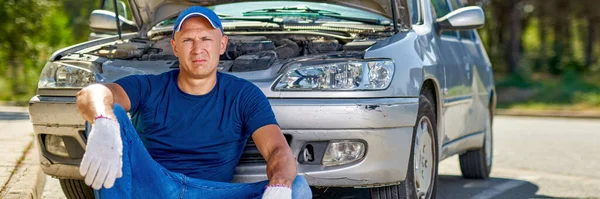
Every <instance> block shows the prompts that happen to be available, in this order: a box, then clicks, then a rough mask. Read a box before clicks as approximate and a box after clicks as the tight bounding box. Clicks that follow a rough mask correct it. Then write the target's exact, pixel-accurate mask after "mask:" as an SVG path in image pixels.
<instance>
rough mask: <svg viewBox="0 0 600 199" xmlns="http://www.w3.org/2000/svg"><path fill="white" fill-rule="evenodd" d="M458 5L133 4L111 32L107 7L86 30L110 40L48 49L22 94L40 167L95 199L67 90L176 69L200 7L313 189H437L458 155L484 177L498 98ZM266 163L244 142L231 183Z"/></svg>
mask: <svg viewBox="0 0 600 199" xmlns="http://www.w3.org/2000/svg"><path fill="white" fill-rule="evenodd" d="M461 2H462V1H461V0H351V1H345V0H344V1H342V0H324V1H323V0H322V1H285V2H281V1H252V2H247V1H241V0H240V1H236V0H227V1H217V0H205V1H193V0H129V2H128V4H127V5H128V6H130V7H129V9H130V11H131V13H132V14H131V15H132V17H131V18H127V16H121V17H119V24H120V26H119V28H120V29H121V30H120V31H121V34H119V36H117V35H116V34H115V33H116V32H117V25H116V23H117V22H116V16H114V13H115V12H111V11H107V10H96V11H94V12H93V13H92V15H91V17H90V27H91V28H92V30H93V31H94V33H97V35H103V34H104V35H106V34H107V33H111V34H113V35H114V36H109V37H102V38H99V39H96V40H92V41H89V42H85V43H81V44H77V45H74V46H70V47H68V48H65V49H62V50H59V51H57V52H56V53H54V55H53V56H52V57H51V58H50V60H49V61H48V63H47V64H46V66H45V67H44V69H43V71H42V73H41V76H40V81H39V87H38V92H37V95H36V96H34V97H33V98H32V99H31V101H30V108H29V110H30V116H31V120H32V122H33V125H34V130H35V135H36V140H37V144H38V149H39V152H40V154H41V155H40V163H41V167H42V168H43V171H44V172H45V173H46V174H48V175H51V176H53V177H56V178H59V179H60V182H61V186H62V187H63V190H64V192H65V194H66V196H67V197H68V198H81V197H92V196H93V193H92V192H91V189H90V188H89V187H87V186H86V185H85V184H84V183H83V181H82V179H83V178H82V176H80V174H79V172H78V166H79V163H80V161H81V158H82V155H83V153H84V151H85V146H86V132H87V130H88V129H89V126H88V125H87V124H86V123H85V121H84V120H83V119H82V118H81V117H80V116H79V114H78V112H77V110H76V107H75V97H74V96H75V93H76V92H77V91H79V90H80V89H81V88H82V87H84V86H86V85H88V84H92V83H109V82H113V81H115V80H117V79H119V78H122V77H125V76H128V75H132V74H159V73H163V72H166V71H168V70H172V69H174V68H178V62H177V59H176V57H175V56H174V55H173V52H172V48H171V46H170V39H171V33H172V32H171V31H172V26H173V21H174V17H176V16H177V14H178V13H179V12H180V11H181V10H183V9H185V8H186V7H188V6H190V5H203V6H208V7H210V8H211V9H213V10H214V11H215V12H217V13H218V14H219V16H220V17H221V20H222V22H223V26H224V28H225V33H226V34H227V35H229V44H228V46H227V50H226V52H225V53H224V54H223V55H222V56H221V61H220V63H219V66H218V70H219V71H220V72H223V73H229V74H232V75H235V76H237V77H241V78H244V79H247V80H249V81H251V82H253V83H254V84H256V85H257V86H258V87H259V88H260V89H261V90H262V91H263V92H264V94H265V95H266V96H267V97H268V98H269V101H270V103H271V105H272V108H273V111H274V112H275V115H276V117H277V120H278V122H279V124H280V126H281V129H282V131H283V133H284V134H285V137H286V138H287V141H288V143H289V145H290V147H291V149H292V151H293V153H294V155H296V157H297V160H298V174H299V175H302V176H304V177H305V178H306V179H307V180H308V182H309V184H310V185H311V186H315V187H354V188H368V189H370V193H371V196H372V198H394V197H397V198H405V197H407V198H431V197H435V190H436V186H437V183H436V182H437V181H436V180H437V173H438V172H437V170H438V168H437V165H438V163H439V162H440V161H441V160H443V159H445V158H447V157H450V156H453V155H457V154H458V155H459V156H460V166H461V171H462V173H463V176H464V177H468V178H487V177H488V176H489V173H490V170H491V166H492V128H491V124H492V118H493V115H494V110H495V106H496V100H495V99H496V93H495V90H494V80H493V74H492V68H491V63H490V61H489V59H488V56H487V53H486V51H485V49H484V47H483V45H482V43H481V40H480V38H479V35H478V34H477V32H476V31H475V30H474V29H475V28H478V27H481V26H483V25H484V21H485V20H484V18H485V17H484V13H483V11H482V9H481V8H480V7H475V6H473V7H463V5H462V4H461ZM120 5H121V7H122V8H123V7H125V4H123V3H121V4H120ZM122 8H121V9H122ZM119 37H121V38H122V39H119ZM265 167H266V165H265V160H264V159H263V158H262V157H261V155H260V153H259V152H258V150H257V149H256V147H255V145H254V144H253V142H252V140H249V141H248V143H247V146H246V149H245V151H244V154H243V156H242V157H241V159H240V160H239V165H238V167H237V169H236V174H235V177H234V181H236V182H254V181H259V180H265V179H267V177H266V173H265Z"/></svg>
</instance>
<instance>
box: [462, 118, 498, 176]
mask: <svg viewBox="0 0 600 199" xmlns="http://www.w3.org/2000/svg"><path fill="white" fill-rule="evenodd" d="M486 115H487V117H486V118H485V129H484V130H483V131H484V139H483V147H482V148H480V149H477V150H471V151H467V152H466V153H463V154H461V155H460V156H459V159H460V170H461V172H462V175H463V177H464V178H478V179H486V178H488V177H489V176H490V172H491V171H492V160H493V138H494V137H493V133H492V117H493V116H492V114H491V111H490V110H489V109H488V112H487V114H486Z"/></svg>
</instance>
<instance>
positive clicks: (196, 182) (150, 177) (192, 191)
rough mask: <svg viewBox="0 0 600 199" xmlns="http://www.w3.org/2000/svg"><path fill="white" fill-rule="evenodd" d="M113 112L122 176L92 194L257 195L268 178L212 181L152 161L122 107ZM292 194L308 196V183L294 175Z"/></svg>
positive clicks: (116, 195)
mask: <svg viewBox="0 0 600 199" xmlns="http://www.w3.org/2000/svg"><path fill="white" fill-rule="evenodd" d="M114 112H115V115H116V116H117V119H118V121H119V125H120V126H121V139H122V140H123V176H122V177H121V178H118V179H117V180H116V181H115V185H114V186H113V187H112V188H110V189H105V188H102V189H100V190H94V194H95V195H96V198H220V199H229V198H236V199H237V198H261V197H262V194H263V192H264V190H265V186H266V185H267V184H268V181H261V182H256V183H228V182H215V181H208V180H202V179H197V178H191V177H188V176H186V175H183V174H181V173H176V172H171V171H169V170H167V169H165V168H164V167H163V166H161V165H160V164H158V162H156V161H154V160H153V159H152V157H151V156H150V154H149V153H148V151H147V150H146V147H144V144H143V143H142V140H141V139H140V137H139V135H138V134H137V132H136V131H135V129H134V127H133V124H132V123H131V121H130V120H129V118H128V117H127V113H126V112H125V110H123V108H122V107H121V106H120V105H118V104H115V106H114ZM292 198H294V199H296V198H298V199H300V198H312V192H311V190H310V187H309V186H308V183H307V182H306V180H305V179H304V177H302V176H297V177H296V179H295V180H294V182H293V184H292Z"/></svg>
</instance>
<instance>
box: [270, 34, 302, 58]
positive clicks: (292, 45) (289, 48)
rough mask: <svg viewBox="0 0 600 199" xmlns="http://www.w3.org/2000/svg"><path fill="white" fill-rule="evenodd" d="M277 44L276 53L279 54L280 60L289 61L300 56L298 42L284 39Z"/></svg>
mask: <svg viewBox="0 0 600 199" xmlns="http://www.w3.org/2000/svg"><path fill="white" fill-rule="evenodd" d="M275 44H277V48H276V49H275V53H277V57H278V58H279V59H287V58H292V57H296V56H298V55H300V47H298V44H296V42H293V41H291V40H289V39H282V40H278V41H277V42H276V43H275Z"/></svg>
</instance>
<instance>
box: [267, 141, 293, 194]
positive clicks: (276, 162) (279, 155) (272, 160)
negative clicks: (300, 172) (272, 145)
mask: <svg viewBox="0 0 600 199" xmlns="http://www.w3.org/2000/svg"><path fill="white" fill-rule="evenodd" d="M296 172H297V171H296V159H294V157H293V156H292V151H291V150H290V148H289V147H287V146H285V147H283V146H282V147H278V148H276V149H274V150H273V152H272V153H271V154H270V157H269V160H268V161H267V177H268V178H269V184H284V185H286V186H288V187H292V182H294V179H295V178H296Z"/></svg>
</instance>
